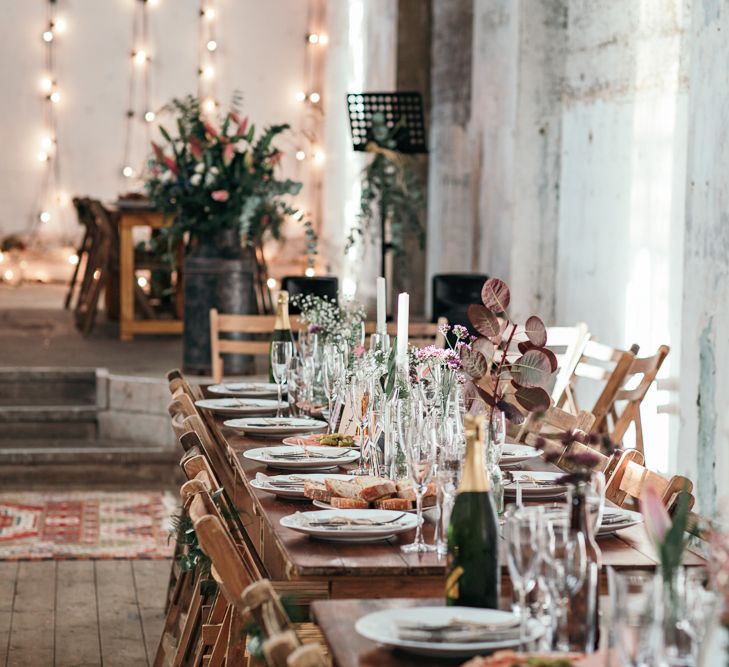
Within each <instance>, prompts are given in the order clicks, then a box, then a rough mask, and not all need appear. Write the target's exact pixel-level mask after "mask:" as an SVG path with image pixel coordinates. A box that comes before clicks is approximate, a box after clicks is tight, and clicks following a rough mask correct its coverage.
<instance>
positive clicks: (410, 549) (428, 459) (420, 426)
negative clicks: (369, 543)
mask: <svg viewBox="0 0 729 667" xmlns="http://www.w3.org/2000/svg"><path fill="white" fill-rule="evenodd" d="M397 422H398V429H399V432H400V442H401V443H402V447H403V450H404V451H405V460H406V462H407V469H408V477H409V478H410V481H411V482H412V484H413V489H414V490H415V502H416V507H417V512H418V526H417V528H416V531H415V541H414V542H413V543H412V544H405V545H403V546H402V547H400V548H401V549H402V551H404V552H406V553H422V552H426V551H434V550H435V545H434V544H426V543H425V540H424V539H423V528H422V526H423V496H424V495H425V491H426V490H427V488H428V484H430V481H431V479H432V478H433V474H434V472H435V459H436V453H435V442H434V441H433V438H431V437H428V436H427V434H426V432H425V429H427V428H429V426H428V425H427V423H426V420H425V419H424V417H423V411H422V407H421V405H420V403H418V402H416V401H413V402H412V403H411V402H410V401H407V400H401V401H398V405H397Z"/></svg>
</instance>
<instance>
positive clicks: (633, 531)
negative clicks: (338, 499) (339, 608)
mask: <svg viewBox="0 0 729 667" xmlns="http://www.w3.org/2000/svg"><path fill="white" fill-rule="evenodd" d="M203 412H204V416H205V419H206V422H207V424H208V426H209V428H210V430H211V432H212V434H213V436H214V437H215V438H216V439H217V441H218V443H219V445H220V447H221V448H222V449H223V450H224V451H226V452H227V453H228V460H229V461H230V464H231V465H232V466H233V467H234V470H235V475H236V478H237V488H238V492H237V494H236V495H237V497H236V499H235V503H236V506H237V508H238V510H239V512H240V514H241V516H242V519H243V523H244V525H245V527H246V530H247V531H248V535H249V537H250V538H251V541H252V543H253V545H254V547H255V549H256V550H257V551H258V554H259V556H260V558H261V561H262V562H263V565H264V566H265V568H266V570H267V573H268V576H269V577H270V578H271V579H274V580H295V581H299V582H301V583H304V582H308V583H311V584H318V585H324V584H326V586H327V588H328V592H329V597H330V598H378V597H382V598H393V597H397V598H408V597H420V598H422V597H441V596H442V595H443V586H444V573H445V561H444V560H443V559H439V558H438V557H437V556H436V554H435V553H432V552H431V553H426V554H419V555H418V554H404V553H402V552H401V550H400V546H401V544H405V543H407V542H409V541H412V539H413V535H414V533H405V534H404V535H402V536H399V537H398V538H393V539H391V540H390V541H388V542H376V543H367V544H346V543H333V542H323V541H317V540H312V539H310V538H308V537H306V536H305V535H302V534H300V533H296V532H294V531H292V530H290V529H288V528H284V527H283V526H281V525H280V523H279V520H280V519H281V517H283V516H287V515H290V514H293V513H295V512H305V511H309V510H311V509H313V507H312V505H311V503H310V502H308V501H296V500H291V501H289V500H279V499H278V498H277V497H276V496H274V495H272V494H269V493H265V492H263V491H260V490H256V489H254V488H253V487H252V486H251V485H250V481H251V480H252V479H254V478H255V476H256V474H257V473H259V472H264V473H267V474H275V473H272V472H271V471H268V470H267V469H266V467H265V466H264V465H262V464H259V463H255V462H253V461H250V460H248V459H244V458H243V456H242V454H243V452H245V451H246V450H248V449H253V448H255V447H261V446H264V445H267V444H268V445H270V444H274V445H275V444H280V442H278V441H276V440H271V439H265V440H264V439H260V438H252V437H248V436H246V435H242V434H241V433H240V432H237V431H235V430H233V429H230V428H227V427H225V426H224V425H223V422H224V421H225V419H223V418H220V417H218V416H215V415H213V414H211V413H210V412H208V411H203ZM529 468H530V469H534V470H536V469H541V470H551V469H554V468H553V467H551V465H550V464H547V463H545V462H543V461H542V460H541V459H536V460H535V461H534V462H533V463H532V462H530V463H529ZM433 530H434V528H433V526H432V525H431V524H430V523H428V522H426V523H425V526H424V535H425V539H426V540H427V541H429V542H432V540H433ZM598 544H599V546H600V549H601V551H602V564H603V576H602V579H603V582H602V586H601V587H602V589H603V591H606V590H607V580H606V576H605V573H606V568H607V567H608V566H612V567H615V568H619V569H633V568H637V569H653V568H655V566H656V563H657V557H656V554H655V552H654V550H653V547H652V546H651V544H650V542H649V540H648V538H647V536H646V534H645V530H644V528H643V526H641V525H639V526H634V527H632V528H627V529H624V530H621V531H620V532H618V533H616V534H615V535H612V536H610V537H605V538H603V539H600V540H599V542H598ZM686 563H687V564H688V565H701V564H703V563H704V560H703V559H702V558H701V557H700V556H698V555H696V554H694V553H689V554H688V555H687V559H686ZM502 564H503V579H502V580H503V582H504V588H507V589H508V588H509V583H508V581H509V578H508V573H507V570H506V559H505V558H504V559H502Z"/></svg>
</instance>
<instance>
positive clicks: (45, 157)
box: [38, 151, 48, 162]
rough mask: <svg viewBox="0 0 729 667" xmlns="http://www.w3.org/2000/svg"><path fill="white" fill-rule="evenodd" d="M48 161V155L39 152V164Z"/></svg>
mask: <svg viewBox="0 0 729 667" xmlns="http://www.w3.org/2000/svg"><path fill="white" fill-rule="evenodd" d="M47 161H48V153H46V152H45V151H38V162H47Z"/></svg>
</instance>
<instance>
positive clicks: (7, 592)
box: [0, 560, 170, 667]
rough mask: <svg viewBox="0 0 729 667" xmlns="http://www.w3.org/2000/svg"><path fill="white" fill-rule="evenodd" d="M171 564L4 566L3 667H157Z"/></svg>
mask: <svg viewBox="0 0 729 667" xmlns="http://www.w3.org/2000/svg"><path fill="white" fill-rule="evenodd" d="M169 573H170V561H168V560H156V561H146V560H118V561H116V560H115V561H90V560H85V561H82V560H80V561H41V562H20V563H12V562H0V667H2V666H5V667H46V666H48V667H96V666H97V665H103V666H104V667H117V666H118V667H143V666H144V665H151V663H152V660H153V659H154V652H155V650H156V648H157V641H158V639H159V636H160V633H161V632H162V623H163V621H164V597H165V592H166V589H167V581H168V578H169Z"/></svg>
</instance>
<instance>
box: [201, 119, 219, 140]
mask: <svg viewBox="0 0 729 667" xmlns="http://www.w3.org/2000/svg"><path fill="white" fill-rule="evenodd" d="M203 127H204V128H205V132H206V133H207V134H209V135H210V137H212V138H213V139H219V138H220V135H219V134H218V131H217V130H216V129H215V128H214V127H213V125H212V123H209V122H208V121H205V122H204V123H203Z"/></svg>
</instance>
